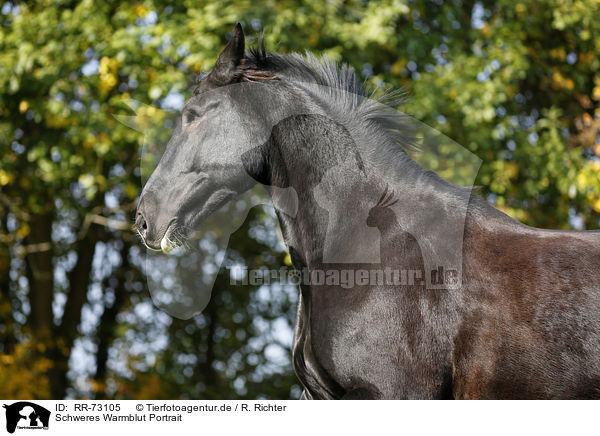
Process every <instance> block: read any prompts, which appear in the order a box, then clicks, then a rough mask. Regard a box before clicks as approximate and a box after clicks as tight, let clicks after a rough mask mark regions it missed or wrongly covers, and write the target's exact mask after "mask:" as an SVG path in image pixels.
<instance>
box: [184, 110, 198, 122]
mask: <svg viewBox="0 0 600 436" xmlns="http://www.w3.org/2000/svg"><path fill="white" fill-rule="evenodd" d="M199 116H200V114H199V113H198V112H196V111H195V110H194V109H188V110H186V111H185V112H184V113H183V121H184V124H189V123H191V122H192V121H194V120H195V119H196V118H198V117H199Z"/></svg>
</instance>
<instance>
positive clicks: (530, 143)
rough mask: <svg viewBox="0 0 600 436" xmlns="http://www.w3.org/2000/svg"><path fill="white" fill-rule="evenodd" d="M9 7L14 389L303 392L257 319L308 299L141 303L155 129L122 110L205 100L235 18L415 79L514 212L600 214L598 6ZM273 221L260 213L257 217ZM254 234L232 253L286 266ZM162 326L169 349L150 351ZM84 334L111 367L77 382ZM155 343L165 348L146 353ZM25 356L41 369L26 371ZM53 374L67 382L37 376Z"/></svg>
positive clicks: (4, 63)
mask: <svg viewBox="0 0 600 436" xmlns="http://www.w3.org/2000/svg"><path fill="white" fill-rule="evenodd" d="M0 7H1V9H2V13H1V15H0V20H1V21H2V26H1V27H0V249H1V250H0V290H1V291H2V294H1V295H0V309H1V310H0V332H2V335H4V336H5V338H4V339H3V341H2V344H1V347H2V350H1V351H2V353H3V354H2V355H0V360H1V363H3V365H5V366H4V368H2V374H3V376H2V377H0V378H2V379H6V377H8V379H9V380H11V383H12V384H10V385H8V384H6V383H4V384H2V385H0V394H2V395H3V396H13V395H14V396H25V397H29V396H36V395H37V396H40V397H48V396H64V395H71V396H82V395H94V396H98V397H111V396H114V397H120V398H144V397H158V396H163V397H179V396H182V397H205V398H217V397H228V398H233V397H237V396H242V397H247V398H255V397H257V396H261V395H262V396H266V397H271V398H285V397H288V396H290V395H296V394H297V390H294V389H291V387H292V386H293V385H294V377H293V375H292V373H291V366H290V363H289V357H288V360H287V361H286V362H284V363H282V364H278V365H275V366H276V368H274V367H273V362H271V361H270V360H269V358H267V357H266V356H267V354H268V353H265V348H266V347H267V345H268V344H266V343H264V341H263V342H260V341H259V340H258V338H261V337H265V331H264V330H263V329H260V328H258V327H257V326H256V322H257V321H256V320H258V319H263V320H265V323H266V325H270V326H272V325H276V324H275V323H276V320H277V319H281V320H282V322H284V324H285V325H288V326H289V325H291V323H292V322H293V314H292V312H293V304H292V303H293V297H289V294H288V293H285V292H281V293H277V294H276V295H272V296H271V298H272V299H273V302H272V304H271V305H270V306H266V307H265V306H264V305H263V304H262V303H261V302H260V300H257V297H256V295H257V294H256V293H257V292H259V291H257V290H256V289H251V290H248V289H244V290H243V291H242V290H240V289H235V287H231V286H229V285H228V283H227V280H226V279H225V278H224V277H223V276H221V277H220V279H219V281H218V286H217V289H216V290H215V297H214V298H213V301H212V302H211V305H210V306H209V308H207V311H206V312H205V313H204V314H202V315H201V316H198V317H196V318H195V319H193V320H190V321H185V322H184V321H179V320H169V321H167V320H165V318H164V317H163V316H162V315H161V314H160V313H159V312H158V311H157V310H156V309H153V310H151V311H150V313H149V314H146V315H144V316H141V315H139V308H140V307H142V306H144V305H148V304H149V297H148V292H147V289H146V288H145V286H146V285H145V281H144V277H143V275H142V274H141V262H140V250H139V248H138V247H137V245H138V244H137V241H135V240H132V239H131V236H130V235H129V233H128V232H127V231H123V230H124V229H125V228H127V226H128V224H127V223H128V222H129V221H130V220H131V218H132V215H131V214H132V210H133V208H134V206H135V199H136V197H137V195H138V194H139V192H140V189H141V186H140V174H139V169H138V167H139V158H140V156H139V153H138V152H139V149H140V146H141V145H142V144H143V140H144V138H143V136H142V135H141V134H140V133H139V132H138V131H136V130H134V129H132V128H130V127H128V125H126V123H125V124H124V123H122V122H119V121H118V120H117V118H116V117H118V116H125V117H128V116H133V112H132V111H131V109H130V108H129V107H128V105H127V104H126V103H127V102H129V101H131V99H133V100H136V101H140V102H142V103H145V104H146V105H148V106H144V107H142V109H140V110H138V112H137V114H136V119H135V123H137V125H142V126H143V127H149V128H151V127H155V128H159V127H163V126H167V127H168V126H169V122H170V121H169V118H170V117H168V116H166V115H165V112H164V111H161V110H155V109H154V108H152V106H156V107H160V106H161V105H165V104H166V102H168V101H169V98H173V97H174V96H175V97H176V96H177V95H178V94H182V95H183V96H184V97H186V98H187V97H188V96H189V92H190V90H191V88H190V79H191V76H192V74H195V73H199V72H200V71H201V70H207V69H209V68H210V67H211V65H212V63H213V62H214V60H215V58H216V55H217V54H218V51H219V50H220V48H221V47H222V46H223V45H224V44H225V42H226V40H227V36H228V32H230V31H231V29H232V26H233V24H235V22H237V21H242V22H243V23H244V25H245V29H246V33H247V34H248V35H249V36H250V39H251V40H252V39H253V38H256V37H257V35H258V34H259V33H260V32H261V31H262V30H263V29H264V31H265V36H266V43H267V46H268V48H270V49H272V50H276V51H283V52H289V51H301V52H302V51H304V50H305V49H309V50H313V51H315V52H317V53H324V54H327V55H328V56H330V57H333V58H335V59H337V60H342V61H345V62H348V63H350V64H352V65H354V66H355V67H356V68H357V70H358V71H359V73H360V74H361V75H362V76H363V78H365V79H366V80H367V81H368V82H369V84H371V85H372V86H373V87H376V88H385V87H405V88H407V89H409V90H410V94H411V101H410V103H409V105H408V106H407V108H406V110H407V111H408V112H410V113H413V114H415V115H416V116H417V117H418V118H419V119H421V120H423V121H424V122H426V123H427V124H429V125H431V126H433V127H435V128H436V129H438V130H439V131H441V132H442V133H444V134H445V135H448V136H449V137H450V138H452V139H453V140H455V141H456V142H458V143H459V144H461V145H462V146H464V147H466V148H467V149H469V150H470V151H471V152H473V153H475V154H476V155H477V156H479V157H480V158H481V159H482V160H483V165H482V167H481V169H480V172H479V175H478V178H477V180H476V184H478V185H481V186H482V189H483V193H484V195H486V196H487V198H488V199H490V201H493V202H494V203H495V205H496V206H497V207H498V208H500V209H502V210H504V211H505V212H507V213H509V214H511V215H512V216H514V217H516V218H519V219H521V220H523V221H525V222H526V223H528V224H531V225H537V226H543V227H551V228H570V227H572V226H573V225H578V226H580V227H586V228H596V227H597V226H598V218H599V216H598V214H599V213H600V182H599V179H600V177H599V175H600V164H599V163H598V162H599V159H598V156H600V143H599V141H598V129H599V128H600V109H599V108H598V101H600V73H598V71H600V21H599V20H598V16H599V13H600V3H599V2H598V1H596V0H580V1H567V2H565V1H558V0H535V1H524V2H521V3H514V2H511V1H507V0H501V1H499V2H491V1H481V2H475V1H471V0H463V1H461V0H456V1H451V2H442V1H433V2H432V1H420V0H382V1H378V2H375V1H370V2H364V1H361V0H347V1H343V2H342V1H340V0H333V1H307V0H284V1H274V0H261V1H257V2H249V1H235V2H233V1H230V0H226V1H219V2H217V1H206V2H200V3H198V2H195V1H189V0H186V1H181V2H176V3H173V4H170V3H169V2H166V1H160V0H154V1H152V0H147V1H139V2H109V1H102V0H101V1H68V0H56V1H52V0H46V1H33V2H6V3H4V5H0ZM168 96H170V97H168ZM433 164H435V163H433ZM98 217H100V218H101V219H99V218H98ZM105 218H111V219H112V220H114V222H121V223H124V225H123V226H121V227H119V226H117V227H118V228H114V226H111V225H110V223H111V222H113V221H110V222H109V221H107V220H106V219H105ZM102 219H104V220H102ZM268 222H272V220H271V221H269V220H268V219H267V217H266V215H265V214H264V213H257V214H256V216H255V218H254V219H253V220H249V221H248V222H247V223H246V225H247V226H263V225H266V224H265V223H268ZM44 225H46V227H44ZM102 225H106V226H104V227H102ZM44 229H45V230H44ZM49 238H50V240H48V239H49ZM236 241H237V242H236V244H237V245H235V246H234V248H232V250H231V253H230V254H231V256H237V257H239V258H240V259H245V262H247V263H248V264H255V265H267V264H272V265H278V264H280V263H281V262H282V261H283V259H282V253H281V252H280V251H279V250H278V249H277V248H275V246H274V245H269V244H262V245H260V244H259V245H260V246H259V245H257V243H258V242H257V241H256V240H254V239H252V238H250V239H248V238H246V239H244V238H243V237H242V235H241V233H240V234H238V235H237V236H236ZM49 242H51V244H50V247H51V248H48V247H47V245H44V244H48V243H49ZM111 256H112V257H111ZM115 256H116V258H117V259H118V260H116V261H112V262H111V261H110V259H112V258H113V257H115ZM91 258H95V259H99V261H97V262H95V263H94V265H95V266H94V265H92V263H91V261H89V259H91ZM86 259H87V260H86ZM103 261H104V263H103ZM98 265H103V267H99V266H98ZM94 289H96V290H97V292H93V291H94ZM88 291H89V292H88ZM273 291H274V289H271V293H273ZM37 302H45V303H44V304H41V308H40V307H39V306H40V304H38V303H37ZM52 302H54V308H53V307H52V304H51V303H52ZM86 310H87V311H88V312H90V313H99V314H100V315H97V316H95V317H94V316H88V318H89V319H88V322H87V324H89V323H91V324H92V325H93V327H89V326H88V327H85V328H84V325H85V324H86V323H85V322H83V321H85V320H82V317H81V313H82V311H86ZM240 317H241V320H240ZM235 320H240V321H239V322H237V321H235ZM78 326H79V333H73V332H77V331H78V329H77V328H78ZM36 331H37V332H39V331H46V332H48V331H50V332H52V334H53V335H54V336H53V337H55V338H62V339H64V341H63V342H61V344H62V345H61V347H60V350H59V349H58V348H57V347H53V346H51V345H48V347H45V349H42V348H44V347H42V348H39V347H37V346H36V347H30V346H28V345H24V344H29V343H30V339H28V338H30V335H33V339H31V341H32V342H31V343H37V342H36V341H38V342H39V341H43V340H45V339H44V337H36V336H39V334H36ZM239 331H242V332H243V333H238V332H239ZM156 335H159V336H160V335H162V336H165V337H167V338H168V341H167V343H166V345H163V346H161V347H158V348H152V347H151V344H152V343H153V336H154V337H155V336H156ZM76 341H79V342H78V343H77V344H78V345H77V344H76V343H75V342H76ZM86 343H87V344H88V345H89V344H96V348H97V351H96V352H95V357H96V364H97V365H96V366H97V370H96V372H95V373H91V372H87V373H83V374H79V375H72V376H71V378H70V379H67V377H66V370H67V369H68V357H69V356H70V353H71V351H72V349H73V347H76V346H79V347H83V348H85V344H86ZM82 344H83V345H82ZM252 344H254V345H252ZM145 346H147V347H148V348H149V349H151V353H150V355H151V358H146V357H144V356H143V354H144V353H141V352H136V351H135V350H136V349H139V348H140V347H141V348H142V349H144V350H145V348H144V347H145ZM88 348H89V347H88ZM92 348H93V347H92ZM108 351H111V352H110V353H109V352H108ZM26 353H29V354H27V356H28V357H27V359H30V360H33V361H35V362H36V363H35V365H33V366H32V365H23V367H22V368H23V371H24V372H23V374H21V377H14V376H13V374H14V371H15V368H17V366H20V365H21V364H20V363H19V364H18V363H15V362H22V359H24V358H25V357H24V356H25V355H26ZM92 354H93V353H92ZM109 355H112V356H113V357H112V358H109ZM288 355H289V350H288ZM114 356H116V357H114ZM186 356H188V357H189V356H195V358H191V357H189V358H187V357H186ZM251 356H252V357H251ZM65 359H66V360H65ZM186 359H187V360H186ZM48 362H51V364H50V365H48ZM123 362H126V363H125V364H123ZM15 365H17V366H15ZM24 368H32V369H30V371H35V374H34V373H32V374H29V375H28V374H26V373H25V372H26V371H27V370H26V369H24ZM11 371H12V372H11ZM40 371H41V372H47V373H48V374H49V378H50V380H51V381H52V380H53V382H52V383H53V384H52V383H51V384H52V386H50V387H48V388H47V389H46V388H44V389H45V390H44V391H39V392H37V393H31V392H26V391H25V390H19V389H25V387H24V386H25V385H26V384H27V383H29V382H28V380H31V379H32V377H34V378H35V377H37V375H39V374H38V373H39V372H40ZM8 379H7V380H8ZM18 380H22V383H21V384H19V382H18ZM61 380H62V382H61Z"/></svg>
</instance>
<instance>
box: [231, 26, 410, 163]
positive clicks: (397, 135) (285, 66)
mask: <svg viewBox="0 0 600 436" xmlns="http://www.w3.org/2000/svg"><path fill="white" fill-rule="evenodd" d="M246 58H247V61H246V62H245V64H244V66H243V68H244V69H246V70H247V71H249V72H250V73H249V74H251V75H250V76H249V77H250V80H247V81H255V80H252V77H253V76H254V77H256V72H258V75H259V77H261V78H262V77H268V79H269V80H272V79H275V80H276V79H279V78H281V79H288V80H289V81H291V82H294V81H296V82H306V83H312V84H315V85H319V89H320V91H321V93H322V94H324V95H322V97H323V100H324V101H326V102H327V103H329V104H330V105H333V106H336V107H337V108H338V109H339V110H338V111H337V112H338V113H345V114H352V115H353V118H354V119H355V120H356V121H359V122H363V123H365V124H366V127H367V128H370V129H371V131H373V132H379V133H381V132H384V133H385V135H384V136H385V138H381V139H385V141H384V142H385V143H388V144H389V145H391V146H392V147H393V148H396V149H399V150H400V151H415V150H418V146H417V139H416V138H415V137H414V136H413V130H414V129H413V128H412V127H411V126H410V125H409V123H408V122H407V121H408V119H410V118H411V115H407V114H404V113H401V112H399V111H398V109H399V108H400V107H402V106H404V105H405V104H406V102H407V96H408V92H407V91H406V90H404V89H386V90H383V91H381V90H378V89H375V90H371V89H370V88H369V87H368V86H367V84H366V82H361V81H359V79H358V77H357V75H356V72H355V70H354V68H353V67H352V66H350V65H348V64H346V63H341V64H339V63H338V62H336V61H335V59H330V58H329V57H328V56H327V55H323V56H322V57H320V58H319V57H317V56H316V55H314V54H313V53H312V52H311V51H309V50H307V51H306V52H305V54H304V55H302V54H300V53H291V54H280V53H273V52H268V51H267V50H266V49H265V44H264V39H263V38H262V37H261V38H260V39H259V41H258V44H257V45H256V46H254V47H252V48H250V50H249V51H248V52H247V54H246ZM266 72H270V73H271V74H268V73H266ZM244 77H248V76H244V75H243V74H242V80H244ZM262 80H264V79H262ZM340 91H341V92H340ZM398 145H399V146H400V147H398ZM402 154H404V153H402Z"/></svg>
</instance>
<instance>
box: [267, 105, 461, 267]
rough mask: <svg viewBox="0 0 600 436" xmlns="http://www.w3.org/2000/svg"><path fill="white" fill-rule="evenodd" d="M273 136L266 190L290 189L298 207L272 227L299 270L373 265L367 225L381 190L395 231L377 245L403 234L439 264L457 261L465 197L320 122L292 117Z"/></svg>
mask: <svg viewBox="0 0 600 436" xmlns="http://www.w3.org/2000/svg"><path fill="white" fill-rule="evenodd" d="M273 133H274V134H273V136H272V138H273V139H274V140H273V143H272V147H270V154H271V156H270V158H269V160H270V162H271V165H272V167H271V179H272V183H273V184H274V185H278V186H280V187H292V188H294V189H295V191H296V193H297V195H298V200H299V207H298V212H297V215H296V216H295V217H291V216H289V215H285V214H280V215H279V219H280V223H281V226H282V230H283V235H284V239H285V240H286V243H287V245H288V246H289V247H293V248H294V251H295V252H297V253H299V254H300V256H301V257H302V258H303V259H302V262H303V263H304V265H306V266H308V267H311V266H314V265H319V264H321V263H323V262H331V261H332V260H333V261H334V262H337V261H339V262H340V263H343V262H352V263H355V262H356V263H361V262H362V261H363V260H364V261H366V262H371V261H370V260H369V259H373V258H378V257H379V254H380V253H379V251H378V250H379V243H378V242H379V239H378V238H379V230H378V229H376V228H369V227H368V226H367V225H366V220H367V217H368V213H369V210H370V209H371V208H372V207H374V206H375V205H376V203H377V200H378V199H379V198H380V197H381V195H382V193H383V192H384V190H385V189H386V187H388V188H389V189H390V190H391V191H393V193H394V196H395V198H396V199H397V200H398V202H397V203H396V204H395V205H394V207H393V211H394V213H395V215H396V220H395V221H394V226H393V228H391V229H386V232H385V234H384V233H382V234H381V236H382V237H386V238H393V237H394V236H396V234H400V233H401V232H409V233H410V234H412V235H413V236H415V237H416V239H417V240H418V241H419V244H421V246H422V247H423V246H425V249H426V250H427V247H429V248H430V249H431V250H433V249H434V247H435V248H436V249H438V250H439V252H440V253H443V254H442V256H446V257H448V256H450V257H452V256H455V255H456V247H455V246H456V244H457V243H458V240H459V238H462V230H463V228H464V218H465V213H464V212H466V207H467V205H468V201H469V193H468V192H465V191H462V190H461V189H460V188H458V187H456V186H454V185H451V184H449V183H447V182H445V181H444V180H443V179H441V178H439V177H437V176H436V175H435V174H432V173H430V172H427V171H425V170H424V169H423V168H421V167H420V166H419V165H417V164H416V163H415V162H414V161H412V160H410V158H409V157H408V156H404V157H403V156H402V155H400V154H397V155H396V156H395V158H396V159H391V158H390V157H389V156H386V155H385V153H384V152H378V147H376V146H375V147H373V146H372V145H370V144H368V143H367V141H368V140H367V139H365V138H364V137H363V138H360V139H365V140H364V141H361V140H359V141H358V142H357V141H356V140H355V139H356V136H358V135H356V134H354V135H350V134H349V132H348V129H345V128H344V127H343V126H342V125H340V124H337V123H332V122H331V121H330V120H327V119H326V118H324V117H321V116H299V117H293V118H291V119H289V120H287V122H286V123H280V125H278V126H277V127H276V129H274V132H273ZM353 136H354V137H353ZM449 232H450V234H451V235H452V237H450V236H448V233H449ZM382 242H383V241H382ZM445 246H447V247H445ZM440 247H441V248H440ZM431 250H430V251H431ZM328 252H329V253H330V254H331V253H333V257H334V259H332V258H331V256H327V253H328ZM338 255H340V256H342V258H339V259H338V258H337V257H336V256H338ZM344 256H345V257H344ZM434 257H435V256H434ZM336 259H337V261H336ZM452 260H453V263H456V261H457V259H452ZM431 262H432V263H436V262H437V263H439V259H432V260H431ZM451 263H452V262H451Z"/></svg>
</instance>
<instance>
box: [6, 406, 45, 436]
mask: <svg viewBox="0 0 600 436" xmlns="http://www.w3.org/2000/svg"><path fill="white" fill-rule="evenodd" d="M4 408H5V409H6V431H8V432H9V433H14V432H15V430H16V429H19V430H21V429H26V430H38V429H43V430H48V423H49V422H50V411H49V410H48V409H45V408H43V407H42V406H38V405H37V404H35V403H30V402H29V401H19V402H18V403H13V404H10V405H6V404H5V405H4Z"/></svg>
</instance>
